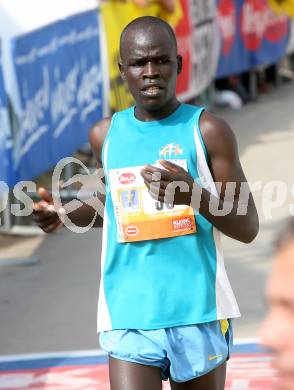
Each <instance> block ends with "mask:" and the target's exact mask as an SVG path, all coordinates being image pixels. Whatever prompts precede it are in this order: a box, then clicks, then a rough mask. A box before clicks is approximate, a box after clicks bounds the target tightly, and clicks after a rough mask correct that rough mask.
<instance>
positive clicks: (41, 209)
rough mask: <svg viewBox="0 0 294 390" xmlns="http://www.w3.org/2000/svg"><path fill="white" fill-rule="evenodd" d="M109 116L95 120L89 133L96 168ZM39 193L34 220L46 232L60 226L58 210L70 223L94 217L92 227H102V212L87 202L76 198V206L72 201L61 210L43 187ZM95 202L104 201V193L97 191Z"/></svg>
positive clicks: (87, 221)
mask: <svg viewBox="0 0 294 390" xmlns="http://www.w3.org/2000/svg"><path fill="white" fill-rule="evenodd" d="M110 122H111V118H105V119H103V120H102V121H100V122H97V123H96V124H95V125H94V126H93V127H92V129H91V130H90V134H89V141H90V144H91V147H92V151H93V154H94V156H95V157H96V160H97V169H99V168H101V169H102V162H101V154H102V146H103V143H104V140H105V138H106V135H107V132H108V129H109V126H110ZM39 194H40V197H41V201H40V202H38V203H36V204H35V206H34V212H33V214H34V219H35V222H36V223H37V224H38V225H39V227H40V228H41V229H42V230H43V231H44V232H46V233H51V232H53V231H56V230H57V229H58V228H59V227H60V226H62V221H61V219H60V218H59V214H58V212H59V213H60V212H63V213H66V215H67V217H68V218H69V219H70V221H71V224H72V225H75V226H80V227H87V226H90V224H91V223H92V221H93V219H94V218H95V222H94V225H93V226H94V227H102V225H103V214H102V212H101V210H100V212H97V208H96V207H95V208H94V207H91V206H90V205H89V204H87V203H83V204H82V205H81V202H80V201H78V200H77V207H74V204H73V202H74V201H73V202H71V205H70V207H71V210H72V209H73V210H74V211H70V210H68V208H67V205H66V204H65V205H64V206H63V210H58V212H57V210H55V208H54V203H53V198H52V196H51V194H50V193H49V192H48V191H46V190H45V189H40V190H39ZM95 200H97V204H98V202H99V201H100V204H103V205H104V203H105V195H103V193H102V192H99V191H98V199H97V198H95Z"/></svg>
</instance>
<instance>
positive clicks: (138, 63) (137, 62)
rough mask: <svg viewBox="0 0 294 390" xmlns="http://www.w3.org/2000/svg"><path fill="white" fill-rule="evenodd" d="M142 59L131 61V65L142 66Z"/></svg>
mask: <svg viewBox="0 0 294 390" xmlns="http://www.w3.org/2000/svg"><path fill="white" fill-rule="evenodd" d="M144 64H145V63H144V61H136V62H133V63H132V64H131V66H137V67H142V66H144Z"/></svg>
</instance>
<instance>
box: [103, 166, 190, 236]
mask: <svg viewBox="0 0 294 390" xmlns="http://www.w3.org/2000/svg"><path fill="white" fill-rule="evenodd" d="M170 161H172V162H174V163H175V164H177V165H180V166H181V167H182V168H184V169H186V170H187V162H186V160H170ZM155 166H159V167H161V168H162V166H161V165H157V164H155ZM142 168H143V166H138V167H130V168H121V169H112V170H110V172H109V180H110V188H111V197H112V201H113V206H114V212H115V218H116V223H117V232H118V234H117V241H118V242H134V241H144V240H155V239H159V238H166V237H176V236H182V235H185V234H192V233H195V232H196V224H195V217H194V210H193V208H192V207H189V206H186V205H175V206H173V205H172V204H166V203H162V202H159V201H156V200H154V199H153V198H152V197H151V196H150V194H149V192H148V189H147V187H146V185H145V183H144V180H143V178H142V176H141V174H140V171H141V170H142Z"/></svg>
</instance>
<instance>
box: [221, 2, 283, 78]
mask: <svg viewBox="0 0 294 390" xmlns="http://www.w3.org/2000/svg"><path fill="white" fill-rule="evenodd" d="M218 23H219V26H220V31H221V37H222V48H221V55H220V60H219V66H218V70H217V78H221V77H226V76H229V75H232V74H238V73H242V72H245V71H248V70H250V69H251V68H255V67H256V66H258V65H266V64H274V63H277V62H278V61H279V60H280V59H281V58H282V57H283V56H284V55H285V53H286V48H287V43H288V33H289V20H288V18H287V16H286V15H285V14H280V15H278V14H276V13H274V11H273V10H272V8H271V7H270V6H269V4H268V1H267V0H236V1H233V0H219V1H218Z"/></svg>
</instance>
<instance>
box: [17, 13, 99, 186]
mask: <svg viewBox="0 0 294 390" xmlns="http://www.w3.org/2000/svg"><path fill="white" fill-rule="evenodd" d="M13 62H14V65H15V71H16V77H17V81H18V86H19V95H20V100H21V105H22V110H23V112H22V117H21V118H19V119H20V126H19V131H18V132H17V134H16V136H15V149H14V154H15V156H14V158H15V161H16V166H17V170H18V173H19V176H20V179H21V180H28V179H32V178H33V177H35V176H37V175H39V174H41V173H43V172H45V171H47V170H48V169H50V168H51V167H53V166H54V165H55V164H56V163H57V162H58V161H59V160H60V159H61V158H63V157H66V156H70V155H72V153H73V152H75V151H76V150H77V149H78V148H79V147H80V146H82V145H84V144H85V143H86V142H87V140H88V131H89V129H90V128H91V127H92V126H93V124H94V123H95V122H96V121H97V120H99V119H101V118H102V115H103V114H102V70H101V62H100V39H99V20H98V10H97V9H95V10H91V11H87V12H84V13H80V14H77V15H74V16H70V17H68V18H66V19H64V20H61V21H57V22H55V23H52V24H50V25H48V26H45V27H44V28H41V29H38V30H36V31H33V32H31V33H28V34H26V35H23V36H20V37H18V38H16V39H15V40H14V41H13Z"/></svg>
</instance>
